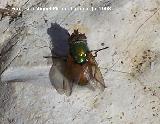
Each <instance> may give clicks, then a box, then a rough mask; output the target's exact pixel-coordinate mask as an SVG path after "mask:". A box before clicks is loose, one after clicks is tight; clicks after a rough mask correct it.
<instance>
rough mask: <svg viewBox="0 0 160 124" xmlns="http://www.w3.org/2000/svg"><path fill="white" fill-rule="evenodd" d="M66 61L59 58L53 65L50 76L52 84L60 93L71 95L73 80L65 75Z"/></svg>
mask: <svg viewBox="0 0 160 124" xmlns="http://www.w3.org/2000/svg"><path fill="white" fill-rule="evenodd" d="M64 73H65V61H64V60H59V61H57V62H55V64H53V65H52V67H51V69H50V72H49V78H50V81H51V84H52V85H53V86H54V87H55V89H56V90H57V92H58V93H59V94H65V95H67V96H69V95H70V94H71V92H72V82H70V81H69V80H68V79H67V78H66V77H65V76H64Z"/></svg>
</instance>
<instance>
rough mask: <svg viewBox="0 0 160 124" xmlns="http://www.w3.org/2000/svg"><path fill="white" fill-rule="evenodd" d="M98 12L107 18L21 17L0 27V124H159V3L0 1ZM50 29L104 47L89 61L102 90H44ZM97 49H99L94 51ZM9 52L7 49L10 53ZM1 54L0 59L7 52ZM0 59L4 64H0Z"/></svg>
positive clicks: (28, 13)
mask: <svg viewBox="0 0 160 124" xmlns="http://www.w3.org/2000/svg"><path fill="white" fill-rule="evenodd" d="M7 2H8V4H9V5H11V4H13V6H14V7H22V8H23V9H26V8H28V7H38V6H39V7H55V6H57V7H59V8H62V7H73V8H74V7H76V8H78V7H91V6H93V7H99V6H100V7H101V6H104V5H110V6H111V7H112V10H110V11H78V10H77V11H73V10H72V11H71V10H67V11H61V10H59V11H36V10H31V9H30V10H25V11H23V13H22V18H21V17H18V18H17V19H16V21H13V22H11V24H10V25H9V18H10V17H9V16H7V17H5V18H3V19H2V20H1V21H0V27H1V28H0V37H1V41H0V44H1V46H0V50H1V51H4V53H3V55H2V56H3V63H2V60H1V71H3V70H4V69H5V68H6V67H7V68H6V69H5V71H4V73H3V74H2V76H1V80H2V81H1V83H0V123H2V124H9V123H10V124H23V123H24V124H53V123H54V124H86V123H87V124H158V123H160V77H159V75H160V10H159V8H158V7H160V0H147V1H145V0H110V1H109V2H108V0H102V1H96V0H88V1H83V0H78V1H75V0H65V1H62V0H58V1H56V0H32V1H27V0H26V1H24V0H22V1H20V0H16V1H13V0H10V1H9V0H1V1H0V5H1V6H0V7H1V8H4V7H5V5H6V4H7ZM54 22H57V23H58V24H60V26H62V27H64V28H65V29H67V30H68V31H69V33H71V32H72V31H73V30H74V29H76V28H78V29H79V30H80V31H81V32H84V33H86V35H87V38H88V45H89V47H90V49H98V48H102V47H104V46H108V47H109V49H106V50H104V51H101V52H99V53H98V57H97V58H96V60H97V62H98V64H99V66H100V68H101V71H102V73H103V76H104V79H105V82H106V85H107V88H106V89H105V91H104V92H103V93H100V92H93V91H91V90H89V89H88V88H86V87H79V86H77V87H75V88H74V90H73V93H72V95H71V96H70V97H66V96H64V95H59V94H58V93H57V92H56V90H55V89H54V88H53V87H52V86H51V84H50V81H49V78H48V72H49V69H50V67H51V62H50V61H49V60H47V59H45V58H43V56H47V55H50V49H49V41H50V37H49V35H48V34H47V29H48V28H50V26H51V23H54ZM101 43H104V46H102V45H101ZM11 46H13V47H11ZM10 47H11V48H12V49H9V50H8V52H5V51H6V49H7V48H10ZM4 55H6V56H7V57H5V56H4Z"/></svg>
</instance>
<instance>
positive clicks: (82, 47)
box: [70, 41, 89, 64]
mask: <svg viewBox="0 0 160 124" xmlns="http://www.w3.org/2000/svg"><path fill="white" fill-rule="evenodd" d="M88 51H89V49H88V46H87V42H86V41H76V42H73V43H71V44H70V53H71V56H72V58H73V59H74V61H75V63H78V64H83V63H85V62H86V61H87V52H88Z"/></svg>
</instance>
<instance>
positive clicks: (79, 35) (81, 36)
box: [68, 29, 87, 43]
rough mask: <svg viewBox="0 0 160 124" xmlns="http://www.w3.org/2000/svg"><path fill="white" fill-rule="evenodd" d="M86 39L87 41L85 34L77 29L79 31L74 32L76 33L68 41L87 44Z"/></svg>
mask: <svg viewBox="0 0 160 124" xmlns="http://www.w3.org/2000/svg"><path fill="white" fill-rule="evenodd" d="M86 39H87V37H86V36H85V34H82V33H80V32H78V29H77V30H74V32H73V33H72V34H71V36H70V37H69V39H68V41H69V43H75V42H77V41H84V42H85V41H86Z"/></svg>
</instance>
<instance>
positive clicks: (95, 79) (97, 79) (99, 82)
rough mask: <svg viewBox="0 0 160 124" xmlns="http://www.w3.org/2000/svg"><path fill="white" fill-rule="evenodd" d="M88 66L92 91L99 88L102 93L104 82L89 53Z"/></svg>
mask: <svg viewBox="0 0 160 124" xmlns="http://www.w3.org/2000/svg"><path fill="white" fill-rule="evenodd" d="M88 64H90V66H91V73H92V81H90V85H91V86H92V87H94V89H96V88H99V89H101V90H102V91H103V90H104V89H105V88H106V86H105V82H104V79H103V76H102V73H101V71H100V69H99V67H98V64H97V62H96V60H95V58H94V56H93V55H92V54H91V53H89V61H88Z"/></svg>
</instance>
